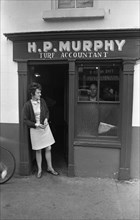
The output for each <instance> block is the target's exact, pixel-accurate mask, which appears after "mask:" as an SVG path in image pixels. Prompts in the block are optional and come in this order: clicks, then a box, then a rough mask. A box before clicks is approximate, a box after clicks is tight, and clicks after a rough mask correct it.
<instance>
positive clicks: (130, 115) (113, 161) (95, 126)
mask: <svg viewBox="0 0 140 220" xmlns="http://www.w3.org/2000/svg"><path fill="white" fill-rule="evenodd" d="M1 11H2V13H1V14H2V15H1V16H2V27H1V30H2V31H1V64H2V65H1V119H0V120H1V121H0V122H1V139H0V140H1V145H3V146H4V147H6V148H8V149H9V150H11V152H12V153H13V154H14V155H15V157H16V163H17V170H16V171H17V173H18V174H21V175H30V173H31V171H32V168H33V163H34V155H33V152H32V151H31V146H30V140H29V131H28V130H27V128H26V127H24V126H23V124H22V108H23V105H24V103H25V102H26V101H27V99H28V98H29V96H28V86H29V84H30V83H31V82H34V81H35V82H39V83H41V85H42V87H43V91H42V96H43V98H44V99H45V100H46V102H47V104H48V106H49V108H50V126H51V128H52V131H53V133H54V136H55V139H56V144H55V146H54V151H53V152H52V153H53V155H54V157H55V158H58V157H60V160H61V161H62V160H64V161H65V164H66V169H67V175H68V176H93V177H101V178H105V177H109V178H118V179H121V180H124V179H129V178H139V135H140V133H139V125H140V120H139V93H140V90H139V66H140V38H139V36H140V29H139V19H138V17H139V1H116V0H114V1H98V0H88V1H85V0H72V1H70V0H67V1H61V0H58V1H51V0H50V1H48V0H47V1H39V0H36V1H12V2H9V1H3V2H2V3H1ZM130 11H131V13H129V12H130Z"/></svg>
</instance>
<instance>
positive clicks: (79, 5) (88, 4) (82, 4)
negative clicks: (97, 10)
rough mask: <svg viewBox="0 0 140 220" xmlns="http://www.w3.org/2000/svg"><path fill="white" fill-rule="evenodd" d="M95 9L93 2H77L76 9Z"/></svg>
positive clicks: (80, 0)
mask: <svg viewBox="0 0 140 220" xmlns="http://www.w3.org/2000/svg"><path fill="white" fill-rule="evenodd" d="M86 7H93V0H76V8H86Z"/></svg>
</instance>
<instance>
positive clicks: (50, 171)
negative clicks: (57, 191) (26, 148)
mask: <svg viewBox="0 0 140 220" xmlns="http://www.w3.org/2000/svg"><path fill="white" fill-rule="evenodd" d="M47 172H48V173H50V174H52V175H54V176H58V175H59V173H58V172H56V171H55V170H47Z"/></svg>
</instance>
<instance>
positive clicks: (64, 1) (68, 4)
mask: <svg viewBox="0 0 140 220" xmlns="http://www.w3.org/2000/svg"><path fill="white" fill-rule="evenodd" d="M58 8H75V0H58Z"/></svg>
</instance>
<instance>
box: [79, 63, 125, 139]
mask: <svg viewBox="0 0 140 220" xmlns="http://www.w3.org/2000/svg"><path fill="white" fill-rule="evenodd" d="M120 70H121V66H120V65H119V64H117V63H110V64H108V65H107V64H106V65H104V64H103V65H101V64H100V65H91V64H90V65H88V64H80V65H79V66H78V105H77V122H76V123H77V131H76V132H77V136H82V137H92V136H96V137H98V136H108V137H109V136H111V137H117V136H118V135H119V134H118V132H119V123H120V117H119V116H120V102H119V100H120V98H119V96H120V94H119V93H120Z"/></svg>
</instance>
